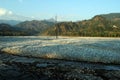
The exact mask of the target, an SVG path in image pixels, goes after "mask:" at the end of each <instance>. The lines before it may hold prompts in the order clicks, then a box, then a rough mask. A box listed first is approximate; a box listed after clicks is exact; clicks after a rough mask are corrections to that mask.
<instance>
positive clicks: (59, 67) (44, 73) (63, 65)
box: [0, 52, 120, 80]
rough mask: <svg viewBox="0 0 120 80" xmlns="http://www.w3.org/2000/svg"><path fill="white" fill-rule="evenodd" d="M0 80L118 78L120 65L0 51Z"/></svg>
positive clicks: (114, 79) (119, 76)
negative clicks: (28, 55)
mask: <svg viewBox="0 0 120 80" xmlns="http://www.w3.org/2000/svg"><path fill="white" fill-rule="evenodd" d="M0 80H120V65H113V64H101V63H88V62H75V61H65V60H55V59H54V60H53V59H41V58H32V57H24V56H17V55H11V54H6V53H2V52H1V53H0Z"/></svg>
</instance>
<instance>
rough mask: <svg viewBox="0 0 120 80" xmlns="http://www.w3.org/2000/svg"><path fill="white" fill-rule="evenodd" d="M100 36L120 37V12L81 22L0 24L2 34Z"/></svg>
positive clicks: (45, 21)
mask: <svg viewBox="0 0 120 80" xmlns="http://www.w3.org/2000/svg"><path fill="white" fill-rule="evenodd" d="M56 32H57V33H58V35H60V36H91V37H94V36H99V37H120V13H111V14H102V15H96V16H94V17H93V18H91V19H89V20H83V21H79V22H58V23H57V24H55V21H54V20H53V19H51V20H49V21H48V20H43V21H38V20H33V21H24V22H21V23H19V24H17V25H15V26H11V25H8V24H3V23H1V24H0V35H2V36H26V35H27V36H33V35H47V36H48V35H49V36H55V35H56Z"/></svg>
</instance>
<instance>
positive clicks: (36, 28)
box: [15, 20, 54, 35]
mask: <svg viewBox="0 0 120 80" xmlns="http://www.w3.org/2000/svg"><path fill="white" fill-rule="evenodd" d="M53 25H54V23H52V22H47V21H37V20H32V21H25V22H22V23H19V24H17V25H15V27H18V28H22V29H23V30H24V31H25V32H28V33H29V35H35V34H37V33H41V32H42V31H44V30H45V29H47V28H48V27H51V26H53Z"/></svg>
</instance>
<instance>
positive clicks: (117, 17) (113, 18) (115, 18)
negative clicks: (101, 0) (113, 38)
mask: <svg viewBox="0 0 120 80" xmlns="http://www.w3.org/2000/svg"><path fill="white" fill-rule="evenodd" d="M101 16H103V17H105V18H106V19H107V20H111V21H120V13H110V14H103V15H101Z"/></svg>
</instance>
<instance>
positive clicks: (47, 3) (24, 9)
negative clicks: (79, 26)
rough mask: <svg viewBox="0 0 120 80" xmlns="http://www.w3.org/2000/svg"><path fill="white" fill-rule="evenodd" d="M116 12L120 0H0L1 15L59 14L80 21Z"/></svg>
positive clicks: (38, 16)
mask: <svg viewBox="0 0 120 80" xmlns="http://www.w3.org/2000/svg"><path fill="white" fill-rule="evenodd" d="M116 12H117V13H119V12H120V0H0V16H5V15H7V16H8V15H12V16H14V15H20V16H25V17H30V18H33V19H39V20H41V19H49V18H53V17H54V16H55V15H57V16H58V20H59V21H78V20H84V19H90V18H92V17H93V16H95V15H98V14H107V13H116Z"/></svg>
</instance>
